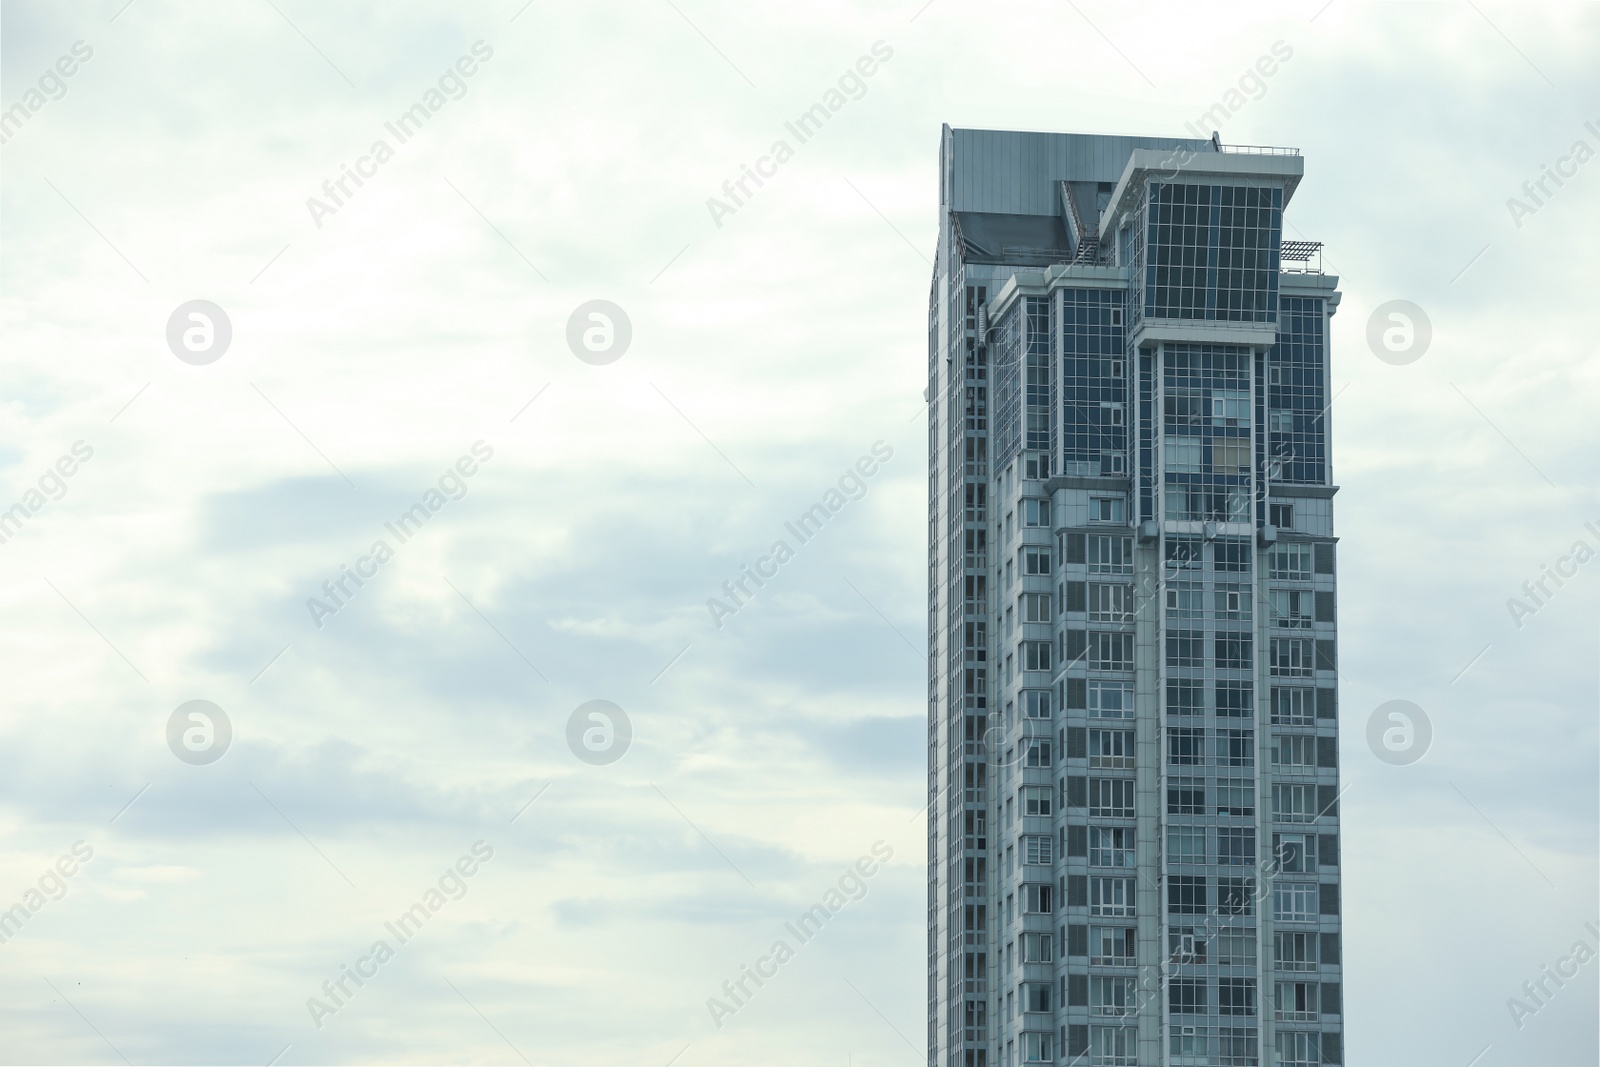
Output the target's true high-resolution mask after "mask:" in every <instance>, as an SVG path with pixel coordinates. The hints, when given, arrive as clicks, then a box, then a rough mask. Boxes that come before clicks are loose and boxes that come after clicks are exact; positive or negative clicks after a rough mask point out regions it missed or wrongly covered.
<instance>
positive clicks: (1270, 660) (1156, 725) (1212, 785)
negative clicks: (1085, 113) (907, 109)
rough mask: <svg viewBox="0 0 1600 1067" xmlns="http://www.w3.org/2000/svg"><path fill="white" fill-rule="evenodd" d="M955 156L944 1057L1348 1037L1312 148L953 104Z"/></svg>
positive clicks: (1089, 1055) (944, 554)
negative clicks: (1012, 119)
mask: <svg viewBox="0 0 1600 1067" xmlns="http://www.w3.org/2000/svg"><path fill="white" fill-rule="evenodd" d="M939 167H940V217H941V224H940V232H939V251H938V260H937V264H936V266H935V270H934V278H933V286H932V293H931V295H930V299H929V311H928V331H929V343H928V354H929V362H928V393H927V398H928V400H929V412H930V417H929V440H928V452H929V485H928V498H929V511H928V546H929V556H928V567H929V570H928V639H929V640H928V645H929V650H930V659H929V664H930V667H929V677H928V795H929V796H928V798H929V802H930V803H929V809H928V917H927V928H928V1065H929V1067H1013V1065H1021V1064H1029V1063H1058V1064H1067V1063H1072V1064H1085V1065H1087V1064H1096V1065H1098V1064H1118V1065H1141V1067H1143V1065H1150V1067H1154V1065H1189V1064H1193V1065H1201V1064H1217V1065H1231V1067H1256V1065H1267V1064H1284V1065H1297V1067H1298V1065H1309V1064H1321V1063H1334V1064H1337V1063H1341V1062H1342V1060H1343V1045H1344V1042H1343V1030H1344V1020H1343V1012H1342V1003H1343V997H1342V982H1341V931H1340V873H1339V872H1340V867H1339V854H1340V841H1339V813H1338V792H1339V786H1338V767H1337V764H1338V748H1339V746H1338V719H1337V710H1338V690H1337V686H1336V678H1337V674H1336V664H1337V660H1338V650H1337V643H1336V637H1335V603H1336V598H1335V538H1334V536H1333V515H1332V502H1333V495H1334V492H1335V488H1336V487H1335V486H1334V485H1333V483H1332V480H1331V469H1330V466H1329V452H1328V440H1329V439H1328V411H1327V408H1328V405H1329V403H1330V402H1331V394H1330V391H1329V377H1328V338H1329V327H1330V320H1331V318H1332V316H1333V314H1334V311H1335V309H1336V308H1337V306H1338V303H1339V293H1338V290H1337V279H1336V278H1334V277H1331V276H1329V275H1326V274H1324V273H1323V272H1322V271H1321V269H1320V255H1319V246H1318V245H1316V244H1315V243H1313V242H1306V241H1285V240H1284V239H1283V211H1284V208H1285V207H1287V205H1288V203H1289V200H1290V198H1291V197H1292V196H1293V195H1294V192H1295V188H1296V186H1297V185H1298V184H1299V181H1300V178H1301V175H1302V172H1303V160H1302V158H1301V156H1300V154H1299V152H1298V151H1297V150H1293V149H1261V148H1245V147H1240V146H1225V145H1223V144H1221V143H1220V141H1219V140H1218V139H1217V138H1215V137H1213V139H1212V140H1210V141H1202V140H1181V139H1180V140H1175V139H1171V138H1142V137H1110V136H1080V135H1070V134H1040V133H1011V132H998V131H979V130H953V129H950V128H949V127H945V129H944V130H943V132H942V136H941V141H940V153H939Z"/></svg>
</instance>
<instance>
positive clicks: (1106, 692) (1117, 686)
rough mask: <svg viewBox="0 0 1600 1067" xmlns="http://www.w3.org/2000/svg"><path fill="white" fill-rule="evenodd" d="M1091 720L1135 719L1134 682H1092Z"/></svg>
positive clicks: (1090, 697)
mask: <svg viewBox="0 0 1600 1067" xmlns="http://www.w3.org/2000/svg"><path fill="white" fill-rule="evenodd" d="M1088 696H1089V700H1088V704H1089V717H1090V718H1091V719H1131V718H1133V683H1132V682H1094V681H1092V682H1090V683H1089V686H1088Z"/></svg>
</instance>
